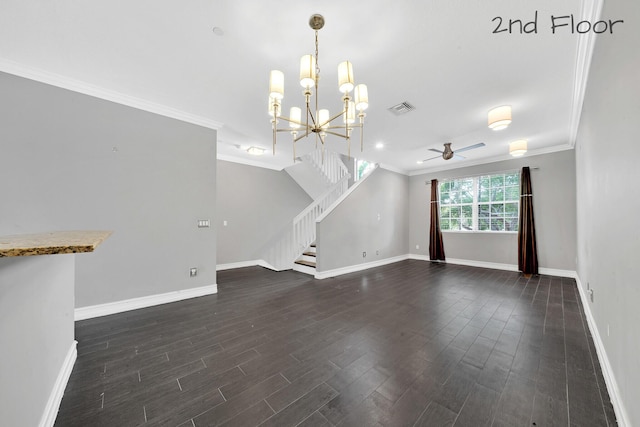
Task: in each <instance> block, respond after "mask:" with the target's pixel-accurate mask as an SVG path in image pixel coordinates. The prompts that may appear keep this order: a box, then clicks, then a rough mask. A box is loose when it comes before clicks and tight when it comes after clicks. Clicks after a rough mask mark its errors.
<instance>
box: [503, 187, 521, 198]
mask: <svg viewBox="0 0 640 427" xmlns="http://www.w3.org/2000/svg"><path fill="white" fill-rule="evenodd" d="M504 197H505V200H518V199H519V198H520V187H506V188H505V196H504Z"/></svg>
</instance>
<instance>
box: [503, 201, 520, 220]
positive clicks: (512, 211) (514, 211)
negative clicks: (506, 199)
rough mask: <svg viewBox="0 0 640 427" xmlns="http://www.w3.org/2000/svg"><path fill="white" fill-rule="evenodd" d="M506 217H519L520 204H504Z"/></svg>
mask: <svg viewBox="0 0 640 427" xmlns="http://www.w3.org/2000/svg"><path fill="white" fill-rule="evenodd" d="M504 213H505V216H514V217H517V216H518V204H517V203H505V204H504Z"/></svg>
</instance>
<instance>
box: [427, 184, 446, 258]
mask: <svg viewBox="0 0 640 427" xmlns="http://www.w3.org/2000/svg"><path fill="white" fill-rule="evenodd" d="M429 258H431V260H432V261H434V260H441V261H444V260H445V258H444V244H443V243H442V231H440V202H439V198H438V180H437V179H432V180H431V226H430V227H429Z"/></svg>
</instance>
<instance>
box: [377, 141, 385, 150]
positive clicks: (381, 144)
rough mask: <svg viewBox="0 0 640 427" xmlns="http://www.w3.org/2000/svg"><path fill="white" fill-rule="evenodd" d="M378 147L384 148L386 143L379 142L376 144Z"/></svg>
mask: <svg viewBox="0 0 640 427" xmlns="http://www.w3.org/2000/svg"><path fill="white" fill-rule="evenodd" d="M376 148H377V149H378V150H382V149H383V148H384V144H383V143H382V142H378V143H377V144H376Z"/></svg>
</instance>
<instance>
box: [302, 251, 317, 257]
mask: <svg viewBox="0 0 640 427" xmlns="http://www.w3.org/2000/svg"><path fill="white" fill-rule="evenodd" d="M302 255H306V256H312V257H314V258H315V257H316V253H315V252H308V251H307V252H303V253H302Z"/></svg>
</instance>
